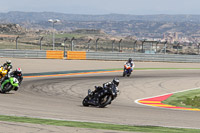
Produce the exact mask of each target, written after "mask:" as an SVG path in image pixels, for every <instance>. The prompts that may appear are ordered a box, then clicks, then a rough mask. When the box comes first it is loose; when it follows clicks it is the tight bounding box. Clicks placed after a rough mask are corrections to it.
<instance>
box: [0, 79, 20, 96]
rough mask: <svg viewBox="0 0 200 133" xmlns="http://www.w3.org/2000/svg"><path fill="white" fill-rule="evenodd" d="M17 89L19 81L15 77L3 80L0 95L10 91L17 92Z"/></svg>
mask: <svg viewBox="0 0 200 133" xmlns="http://www.w3.org/2000/svg"><path fill="white" fill-rule="evenodd" d="M18 88H19V80H18V79H17V78H15V77H10V78H9V79H7V80H5V81H4V82H3V83H2V85H1V90H0V92H1V93H6V92H9V91H11V90H15V91H17V90H18Z"/></svg>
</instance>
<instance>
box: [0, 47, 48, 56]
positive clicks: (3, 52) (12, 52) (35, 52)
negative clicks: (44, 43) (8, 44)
mask: <svg viewBox="0 0 200 133" xmlns="http://www.w3.org/2000/svg"><path fill="white" fill-rule="evenodd" d="M0 57H11V58H46V51H43V50H13V49H4V50H2V49H1V50H0Z"/></svg>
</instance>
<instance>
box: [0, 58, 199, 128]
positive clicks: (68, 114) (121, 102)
mask: <svg viewBox="0 0 200 133" xmlns="http://www.w3.org/2000/svg"><path fill="white" fill-rule="evenodd" d="M1 60H6V59H2V58H1ZM12 60H13V61H14V64H15V66H18V65H21V66H22V69H25V73H28V72H29V73H32V72H36V70H35V69H36V68H40V69H38V71H37V72H50V71H52V70H54V69H56V67H57V66H58V67H59V68H60V69H59V70H86V69H85V68H86V67H88V66H93V67H92V68H94V69H104V68H108V69H109V68H120V67H121V66H123V63H124V62H122V61H118V62H112V61H110V62H108V61H107V62H101V61H76V62H75V61H66V60H59V61H58V60H42V59H40V60H39V61H41V63H40V64H38V60H35V59H33V60H32V59H29V60H26V59H21V60H20V59H12ZM31 60H32V61H31ZM23 61H24V62H25V63H24V65H23ZM26 61H28V62H29V61H31V63H30V64H29V65H28V64H26V63H27V62H26ZM48 61H49V62H50V63H49V62H48ZM18 62H20V63H19V64H18ZM53 62H54V63H53ZM45 63H49V64H51V63H52V64H51V65H50V66H49V67H45V68H44V67H42V66H43V65H44V66H45V65H46V64H45ZM56 63H57V64H56ZM78 63H79V68H80V69H77V68H76V67H75V68H70V67H69V66H73V65H74V66H76V65H77V64H78ZM69 64H70V65H69ZM105 64H106V65H105ZM95 65H96V67H95ZM100 65H101V67H100ZM33 66H34V69H32V68H33ZM61 66H62V69H61ZM80 66H81V67H80ZM153 66H155V67H159V68H161V67H163V68H168V67H170V68H171V67H176V68H177V67H179V68H181V67H182V68H200V64H195V63H194V64H189V63H157V62H154V63H152V62H138V63H136V67H140V68H142V67H153ZM52 67H53V68H54V69H52ZM32 70H33V71H32ZM87 70H91V68H88V69H87ZM54 71H58V69H56V70H54ZM199 75H200V70H137V71H134V72H133V74H132V75H131V77H129V78H128V77H122V73H121V72H116V73H102V74H88V75H74V76H63V77H43V78H42V77H41V78H29V79H24V82H23V83H22V86H21V88H20V90H19V91H18V92H11V93H10V94H5V95H3V94H1V95H0V105H1V110H0V114H5V115H18V116H30V117H42V118H55V119H65V120H78V121H79V120H80V121H92V122H105V123H115V124H128V125H155V126H166V127H188V128H200V125H199V123H200V119H199V116H200V113H199V112H195V111H184V110H172V109H163V108H157V107H148V106H142V105H139V104H136V103H135V102H134V101H135V100H136V99H141V98H146V97H153V96H158V95H162V94H166V93H173V92H177V91H182V90H186V89H190V88H197V87H199V86H200V82H199V80H200V77H199ZM114 77H118V78H119V79H120V85H119V90H120V95H119V96H118V97H117V98H116V99H115V100H114V101H113V103H112V104H111V105H109V106H107V107H106V108H93V107H83V106H82V103H81V102H82V100H83V98H84V97H85V96H86V94H87V90H88V89H93V88H94V86H95V85H102V84H103V83H105V82H107V81H111V80H112V79H113V78H114ZM11 125H12V124H10V126H11ZM8 127H9V126H8ZM1 128H2V127H1V126H0V129H1ZM57 128H59V127H56V129H57ZM60 128H61V127H60ZM75 129H76V128H75ZM80 131H81V130H80ZM93 131H94V130H93ZM77 132H78V131H77ZM88 132H89V131H88ZM99 132H105V131H99Z"/></svg>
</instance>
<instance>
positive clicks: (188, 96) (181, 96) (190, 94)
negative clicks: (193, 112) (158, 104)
mask: <svg viewBox="0 0 200 133" xmlns="http://www.w3.org/2000/svg"><path fill="white" fill-rule="evenodd" d="M195 97H200V89H195V90H189V91H185V92H179V93H175V94H173V95H172V96H171V97H169V98H168V99H166V100H164V101H162V103H164V104H169V105H174V106H179V107H187V108H198V109H200V106H199V101H198V102H196V101H195V99H194V98H195ZM190 101H192V102H190ZM187 103H189V104H187ZM195 103H196V104H195Z"/></svg>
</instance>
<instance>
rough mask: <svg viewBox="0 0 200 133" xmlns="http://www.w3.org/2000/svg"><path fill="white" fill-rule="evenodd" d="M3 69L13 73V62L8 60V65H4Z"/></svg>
mask: <svg viewBox="0 0 200 133" xmlns="http://www.w3.org/2000/svg"><path fill="white" fill-rule="evenodd" d="M3 67H4V68H5V69H6V70H8V72H10V71H12V64H11V60H7V61H6V63H4V64H3Z"/></svg>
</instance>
